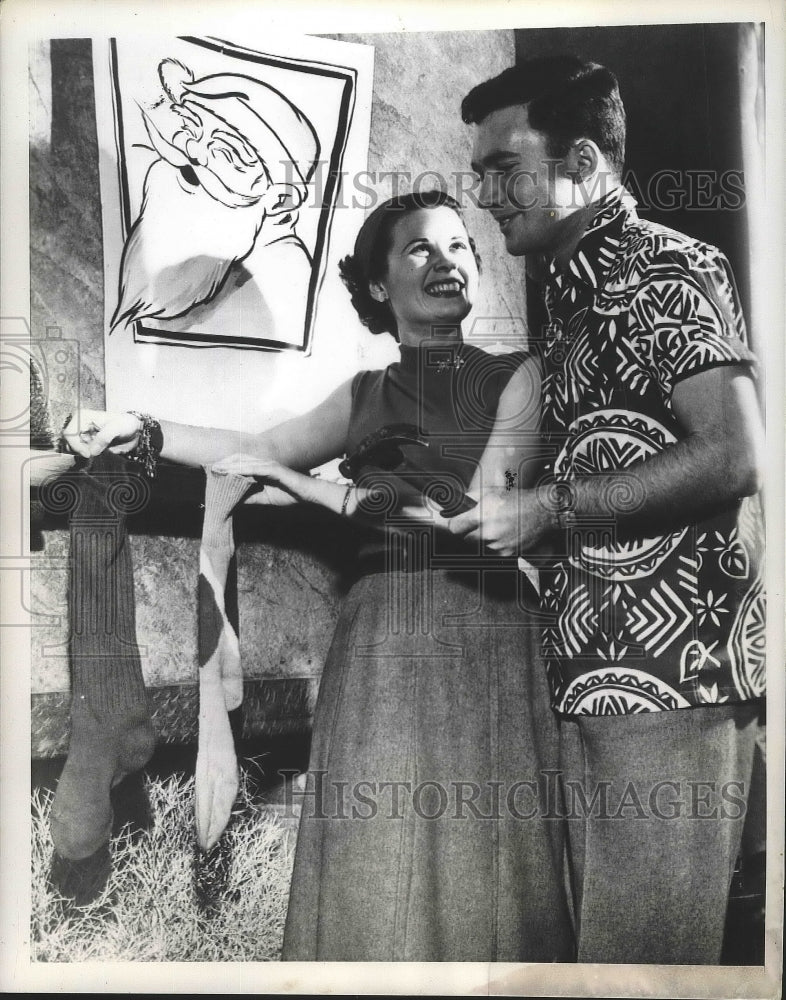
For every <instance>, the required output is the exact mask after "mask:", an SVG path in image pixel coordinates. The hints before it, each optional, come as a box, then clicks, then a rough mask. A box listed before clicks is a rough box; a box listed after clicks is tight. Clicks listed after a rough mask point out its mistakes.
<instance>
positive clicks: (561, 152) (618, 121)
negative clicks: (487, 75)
mask: <svg viewBox="0 0 786 1000" xmlns="http://www.w3.org/2000/svg"><path fill="white" fill-rule="evenodd" d="M516 105H522V106H523V107H526V109H527V112H528V115H529V124H530V126H531V127H532V128H533V129H535V130H536V131H537V132H542V133H543V134H544V135H545V136H546V151H547V152H548V154H549V156H553V157H555V158H562V157H564V156H565V155H566V154H567V152H568V150H569V148H570V145H571V143H572V142H573V141H574V140H575V139H580V138H587V139H592V140H593V141H594V142H596V143H597V145H598V149H600V151H601V152H602V153H603V155H604V156H605V157H606V159H607V160H608V161H609V164H610V166H611V167H612V168H613V169H614V171H615V172H616V173H617V175H618V176H619V175H621V174H622V166H623V163H624V160H625V108H624V107H623V105H622V98H621V97H620V92H619V85H618V83H617V78H616V76H615V75H614V74H613V73H612V72H611V70H608V69H606V68H605V66H599V65H598V64H597V63H593V62H584V60H582V59H579V58H578V57H577V56H572V55H560V56H542V57H540V58H537V59H528V60H526V61H524V62H521V63H518V64H517V65H516V66H511V67H510V69H506V70H505V71H504V72H502V73H500V74H499V76H495V77H494V78H493V79H492V80H486V81H485V83H481V84H478V86H477V87H475V88H474V89H473V90H471V91H470V92H469V93H468V94H467V96H466V97H465V98H464V100H463V101H462V102H461V117H462V118H463V119H464V121H465V122H466V123H467V124H471V123H475V124H479V123H480V122H482V121H483V119H484V118H486V117H487V115H490V114H491V112H492V111H499V110H500V109H501V108H510V107H515V106H516Z"/></svg>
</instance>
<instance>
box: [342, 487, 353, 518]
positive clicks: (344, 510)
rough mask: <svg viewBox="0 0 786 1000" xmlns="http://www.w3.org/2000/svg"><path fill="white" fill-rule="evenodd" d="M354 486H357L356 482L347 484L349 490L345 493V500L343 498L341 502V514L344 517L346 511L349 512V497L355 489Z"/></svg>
mask: <svg viewBox="0 0 786 1000" xmlns="http://www.w3.org/2000/svg"><path fill="white" fill-rule="evenodd" d="M354 488H355V484H354V483H350V484H349V486H347V492H346V493H345V494H344V500H343V502H342V504H341V516H342V517H344V516H346V513H347V504H348V503H349V498H350V495H351V493H352V490H354Z"/></svg>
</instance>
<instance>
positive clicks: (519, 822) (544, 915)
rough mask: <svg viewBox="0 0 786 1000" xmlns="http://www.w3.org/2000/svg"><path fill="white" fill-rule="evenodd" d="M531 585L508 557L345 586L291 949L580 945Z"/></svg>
mask: <svg viewBox="0 0 786 1000" xmlns="http://www.w3.org/2000/svg"><path fill="white" fill-rule="evenodd" d="M527 587H528V584H527V582H526V579H525V577H523V576H522V575H521V574H519V573H517V572H515V571H511V570H505V571H503V572H500V573H493V572H489V571H485V570H484V572H483V575H482V577H481V575H480V574H478V573H474V574H470V573H452V572H449V571H443V570H431V571H428V572H419V573H418V572H413V573H387V574H385V573H377V574H373V575H369V576H364V577H361V579H360V580H358V581H357V583H355V585H354V586H353V588H352V590H351V591H350V593H349V594H348V596H347V598H346V600H345V602H344V605H343V608H342V611H341V613H340V616H339V621H338V624H337V627H336V632H335V636H334V638H333V643H332V645H331V648H330V651H329V654H328V658H327V662H326V664H325V669H324V674H323V677H322V682H321V686H320V692H319V698H318V702H317V710H316V717H315V721H314V732H313V742H312V752H311V764H310V772H309V776H308V782H307V786H306V796H305V799H304V804H303V812H302V816H301V821H300V831H299V835H298V844H297V851H296V856H295V868H294V874H293V881H292V891H291V896H290V904H289V912H288V915H287V922H286V930H285V935H284V950H283V958H284V959H285V960H320V961H395V960H401V961H475V962H488V961H505V962H521V961H530V962H553V961H570V960H571V959H572V958H573V955H574V945H573V934H572V929H571V921H570V915H569V910H568V905H567V901H566V897H565V892H564V888H563V883H562V877H561V871H562V852H563V828H562V822H561V820H560V819H559V813H560V809H559V805H558V803H557V801H556V799H557V792H556V788H557V776H556V769H557V730H556V722H555V719H554V716H553V713H552V711H551V708H550V705H549V696H548V688H547V682H546V677H545V671H544V669H543V666H542V663H541V661H540V658H539V655H538V653H537V649H538V645H539V641H538V639H539V636H538V632H539V623H538V620H537V610H536V608H537V602H536V601H535V599H534V595H531V592H530V593H529V594H528V593H527V592H526V588H527Z"/></svg>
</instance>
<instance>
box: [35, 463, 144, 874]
mask: <svg viewBox="0 0 786 1000" xmlns="http://www.w3.org/2000/svg"><path fill="white" fill-rule="evenodd" d="M54 489H59V491H60V493H61V494H62V493H63V491H66V492H69V491H70V493H71V495H70V497H69V499H70V500H71V501H72V503H73V507H72V513H71V521H70V533H71V550H70V562H71V576H70V586H69V594H68V603H69V617H70V637H69V652H70V661H71V738H70V742H69V748H68V758H67V760H66V763H65V767H64V768H63V772H62V775H61V777H60V782H59V784H58V786H57V791H56V793H55V799H54V803H53V806H52V818H51V831H52V840H53V842H54V847H55V851H56V853H57V854H59V855H60V856H61V857H62V858H65V859H68V860H72V861H76V860H79V859H83V858H88V857H89V856H91V855H93V854H95V853H96V852H97V851H99V849H100V848H101V847H102V846H103V845H105V844H106V843H107V842H108V840H109V837H110V834H111V831H112V807H111V803H110V790H111V789H112V787H113V786H114V785H116V784H117V783H118V782H119V781H120V780H121V779H122V778H123V777H124V776H125V775H126V774H128V773H129V772H131V771H134V770H137V769H138V768H141V767H144V765H145V764H146V763H147V761H148V760H149V759H150V757H151V756H152V753H153V750H154V748H155V741H156V738H155V730H154V728H153V724H152V721H151V718H150V711H149V708H148V705H147V700H146V696H145V685H144V679H143V676H142V665H141V661H140V656H139V648H138V646H137V643H136V625H135V607H134V581H133V571H132V564H131V553H130V551H129V546H128V541H127V538H126V533H125V517H126V514H127V513H128V512H129V511H131V510H135V509H137V510H138V509H140V508H141V507H142V506H143V504H144V502H145V501H146V500H147V496H148V489H147V483H146V482H145V481H144V480H142V479H141V478H140V476H139V475H138V474H134V473H133V472H132V470H130V469H129V467H128V464H127V463H126V462H125V461H124V460H123V459H121V458H119V457H118V456H116V455H113V454H111V453H110V452H104V454H103V455H100V456H98V457H97V458H95V459H93V460H92V462H91V463H90V464H89V465H88V466H87V467H86V468H85V469H83V470H81V471H79V472H76V473H72V474H69V475H68V476H64V477H62V478H61V479H60V480H59V481H58V485H57V486H56V487H54Z"/></svg>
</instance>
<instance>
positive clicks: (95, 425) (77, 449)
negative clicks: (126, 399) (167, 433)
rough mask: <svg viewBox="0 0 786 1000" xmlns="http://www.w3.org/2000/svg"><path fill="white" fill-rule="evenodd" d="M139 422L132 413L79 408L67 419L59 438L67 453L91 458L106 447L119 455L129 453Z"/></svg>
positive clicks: (135, 441) (137, 432) (132, 448)
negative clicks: (63, 443) (67, 450)
mask: <svg viewBox="0 0 786 1000" xmlns="http://www.w3.org/2000/svg"><path fill="white" fill-rule="evenodd" d="M141 426H142V422H141V421H140V419H139V417H135V416H134V414H133V413H113V412H109V411H107V410H85V409H79V410H77V411H76V413H75V414H74V415H73V416H71V417H69V418H68V420H67V421H66V423H65V426H64V427H63V430H62V432H61V437H62V439H63V441H64V442H65V444H66V447H67V448H68V449H69V451H72V452H73V453H74V454H75V455H81V456H82V458H95V456H96V455H100V454H101V453H102V452H103V451H106V450H107V448H108V449H109V450H110V451H112V452H115V453H116V454H119V455H122V454H125V453H127V452H129V451H133V450H134V448H135V447H136V443H137V436H138V434H139V431H140V430H141Z"/></svg>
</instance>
